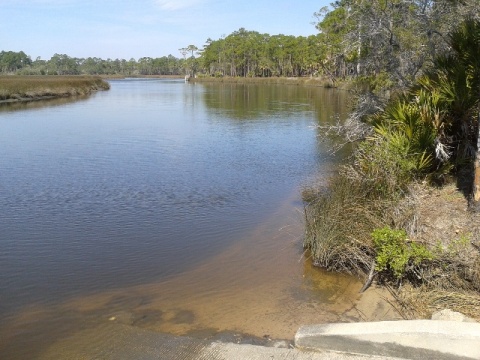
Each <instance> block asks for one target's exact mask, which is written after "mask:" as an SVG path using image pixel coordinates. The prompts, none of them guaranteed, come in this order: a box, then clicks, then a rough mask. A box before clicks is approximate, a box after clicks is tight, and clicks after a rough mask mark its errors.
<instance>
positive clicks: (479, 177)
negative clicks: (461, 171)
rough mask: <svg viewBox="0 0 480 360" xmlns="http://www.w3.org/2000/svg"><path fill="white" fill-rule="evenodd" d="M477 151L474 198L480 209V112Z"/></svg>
mask: <svg viewBox="0 0 480 360" xmlns="http://www.w3.org/2000/svg"><path fill="white" fill-rule="evenodd" d="M477 131H478V133H477V153H476V154H475V163H474V169H473V171H474V173H473V175H474V178H473V189H472V190H473V191H472V198H473V199H472V200H473V205H474V207H475V209H476V210H477V211H479V210H480V112H479V114H478V118H477Z"/></svg>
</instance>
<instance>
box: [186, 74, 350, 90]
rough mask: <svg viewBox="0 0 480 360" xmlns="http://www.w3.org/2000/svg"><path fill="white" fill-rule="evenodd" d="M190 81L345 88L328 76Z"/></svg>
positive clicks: (212, 78)
mask: <svg viewBox="0 0 480 360" xmlns="http://www.w3.org/2000/svg"><path fill="white" fill-rule="evenodd" d="M189 82H192V83H209V82H214V83H225V84H275V85H296V86H316V87H324V88H337V89H347V88H348V86H347V84H346V83H344V82H338V81H336V82H333V81H332V80H330V79H328V78H321V77H231V76H223V77H213V76H199V77H196V78H190V79H189Z"/></svg>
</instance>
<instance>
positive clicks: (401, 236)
mask: <svg viewBox="0 0 480 360" xmlns="http://www.w3.org/2000/svg"><path fill="white" fill-rule="evenodd" d="M372 239H373V244H374V247H375V250H376V252H377V254H376V257H375V260H376V267H375V270H377V271H391V272H392V273H393V275H394V276H395V277H396V278H401V277H404V276H405V275H406V269H407V266H408V265H414V266H418V265H420V264H421V263H422V262H423V261H425V260H433V254H432V253H431V252H430V251H429V250H428V249H427V248H426V247H425V246H424V245H421V244H417V243H414V242H408V239H407V233H406V232H405V231H404V230H394V229H391V228H390V227H388V226H386V227H384V228H382V229H375V230H374V231H373V233H372Z"/></svg>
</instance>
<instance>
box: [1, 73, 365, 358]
mask: <svg viewBox="0 0 480 360" xmlns="http://www.w3.org/2000/svg"><path fill="white" fill-rule="evenodd" d="M345 97H346V96H345V94H344V93H341V92H336V91H334V90H325V89H319V88H313V87H312V88H304V87H297V86H259V85H248V86H247V85H220V84H214V85H213V84H210V85H203V84H185V83H184V82H182V81H172V80H122V81H112V82H111V90H110V91H107V92H99V93H97V94H95V95H93V96H91V97H89V98H86V99H79V100H78V101H75V102H65V101H57V102H50V103H43V104H42V103H37V104H27V105H20V106H19V105H16V106H15V107H12V106H2V107H0V154H1V156H0V250H1V251H0V338H2V342H0V354H2V353H3V354H4V355H5V356H8V358H24V357H25V356H26V354H29V356H30V357H31V358H42V356H44V357H45V358H55V357H56V354H57V355H58V351H59V350H58V349H59V348H62V349H64V348H65V347H68V348H75V347H77V348H81V347H87V346H88V345H87V343H90V341H87V340H82V336H80V335H78V336H77V337H75V336H74V334H77V333H78V334H80V333H85V332H86V333H89V334H95V333H96V331H100V330H98V329H99V327H101V326H102V324H105V323H111V322H119V323H122V324H127V325H132V326H138V327H142V328H148V329H151V330H155V331H163V332H169V333H174V334H190V335H191V334H205V332H208V333H212V332H217V331H226V330H230V331H239V332H244V333H249V334H252V335H255V336H264V335H265V334H268V335H269V336H275V337H279V338H287V337H291V336H292V334H293V333H294V331H295V330H296V328H297V327H298V326H299V325H301V324H302V323H306V322H322V321H327V320H335V319H338V317H339V316H341V314H342V312H344V311H346V310H347V309H348V308H349V307H350V306H351V302H352V299H354V298H355V296H356V291H357V290H358V288H357V287H358V284H357V283H356V282H355V281H354V280H352V279H350V278H346V277H339V276H333V275H330V274H325V273H322V272H320V271H318V270H317V269H312V268H311V266H310V264H309V263H308V261H306V260H305V259H304V258H303V257H302V247H301V236H302V232H303V229H302V222H301V220H302V215H301V209H302V205H301V201H300V189H301V187H302V186H304V185H305V184H308V183H309V182H311V181H313V179H314V178H316V177H318V176H322V175H326V174H328V173H329V172H330V171H331V169H332V167H333V166H334V165H335V163H336V161H338V159H337V158H335V157H333V156H332V155H330V152H329V148H330V147H331V145H332V144H331V143H329V142H328V141H321V139H320V138H319V137H318V132H319V131H320V130H318V129H315V128H314V126H315V125H319V124H320V125H322V124H327V123H328V122H330V121H334V117H335V115H336V114H338V115H339V116H340V117H342V116H343V112H344V111H345V107H346V104H345V101H346V99H345ZM312 317H313V318H312ZM95 329H97V330H95ZM81 331H83V332H81ZM67 335H68V336H67ZM65 339H74V340H71V343H68V344H65V343H62V342H64V341H67V340H65ZM97 339H100V340H98V341H99V342H100V345H99V346H100V347H101V336H98V337H97ZM69 341H70V340H69ZM26 349H28V350H26ZM0 357H2V356H0ZM2 358H3V357H2Z"/></svg>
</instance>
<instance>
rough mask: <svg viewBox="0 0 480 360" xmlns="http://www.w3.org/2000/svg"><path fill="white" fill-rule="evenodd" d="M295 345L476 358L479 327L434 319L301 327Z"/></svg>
mask: <svg viewBox="0 0 480 360" xmlns="http://www.w3.org/2000/svg"><path fill="white" fill-rule="evenodd" d="M295 346H296V347H298V348H300V349H305V350H318V351H324V350H334V351H341V352H346V353H352V354H366V355H375V356H392V357H400V358H406V359H421V360H425V359H435V360H450V359H477V360H478V359H480V324H479V323H466V322H455V321H437V320H408V321H380V322H369V323H342V324H338V323H337V324H323V325H309V326H303V327H301V328H300V329H299V330H298V332H297V334H296V335H295Z"/></svg>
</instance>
